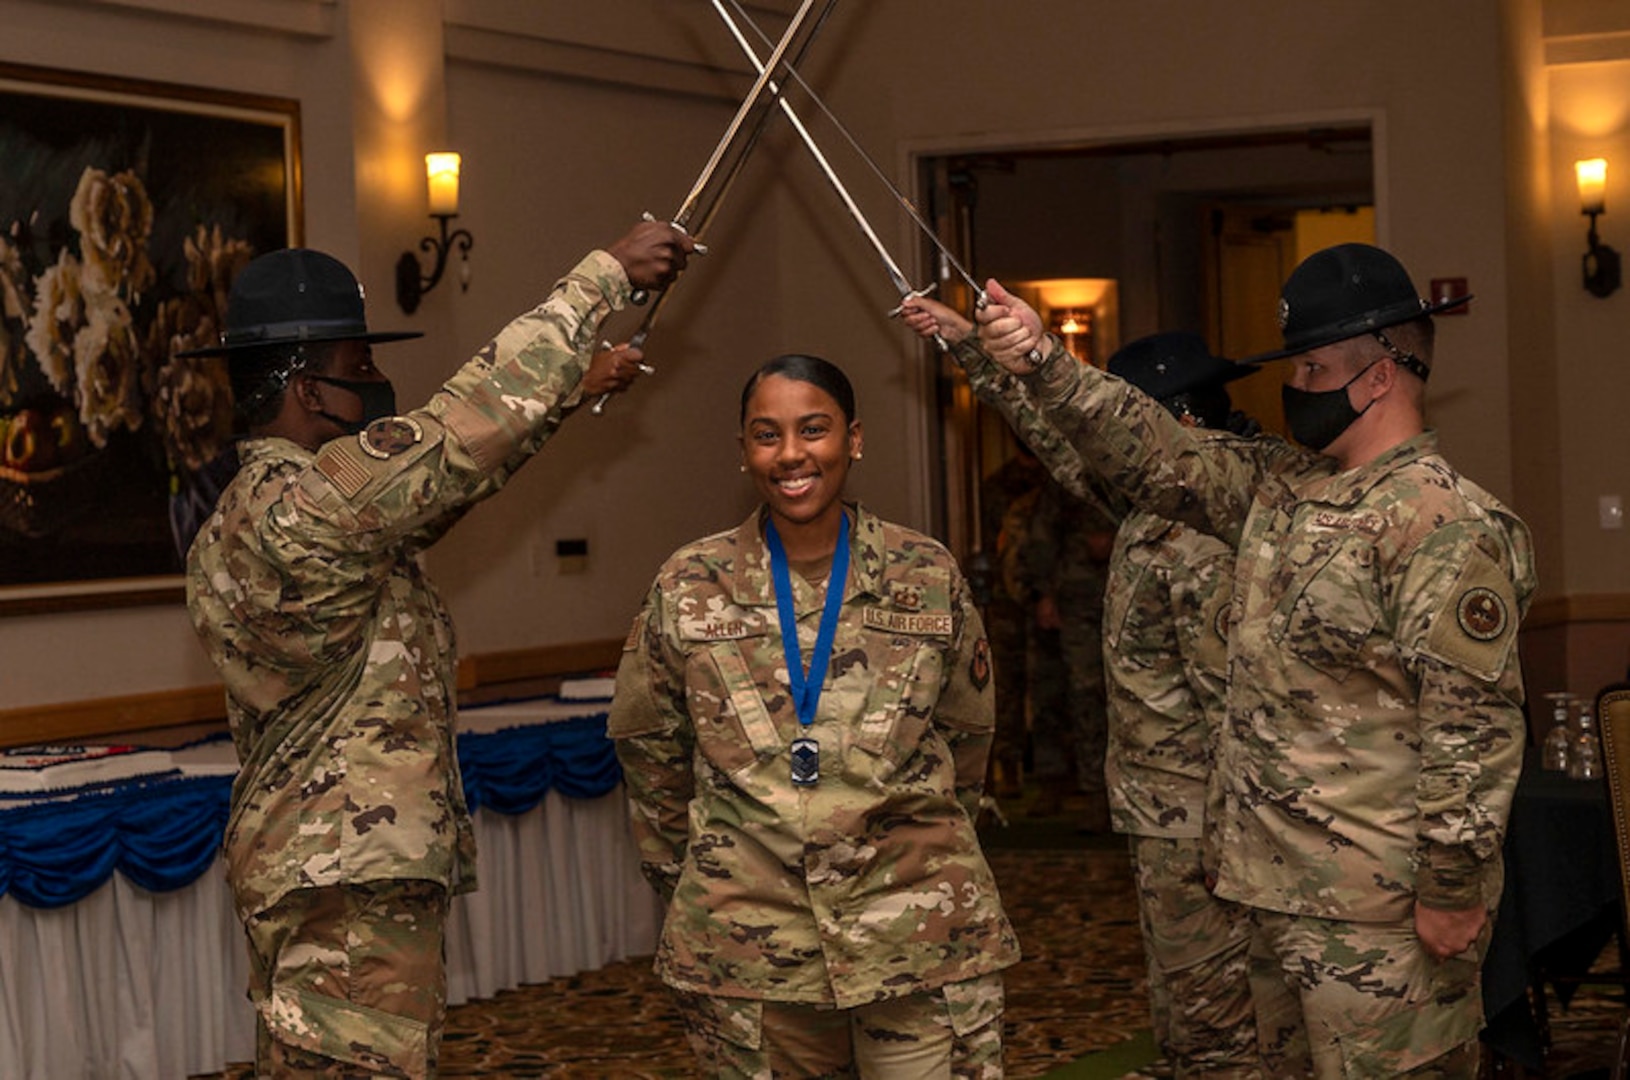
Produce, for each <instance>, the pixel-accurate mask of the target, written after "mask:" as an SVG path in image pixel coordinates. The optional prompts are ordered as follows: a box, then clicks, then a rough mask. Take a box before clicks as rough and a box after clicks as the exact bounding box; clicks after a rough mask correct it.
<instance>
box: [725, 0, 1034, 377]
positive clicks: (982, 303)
mask: <svg viewBox="0 0 1630 1080" xmlns="http://www.w3.org/2000/svg"><path fill="white" fill-rule="evenodd" d="M719 2H720V0H713V6H714V7H715V8H718V7H719ZM727 2H728V3H729V4H730V6H731V7H733V8H735V9H736V15H737V16H738V17H739V18H740V20H741V23H742V24H743V25H745V26H746V27H747V28H748V29H750V30H751V31H752V32H753V33H754V34H755V35H756V36H757V37H758V39H759V40H760V41H762V42H763V43H764V44H766V45H768V44H769V43H770V39H769V37H768V36H767V35H765V33H764V31H762V30H760V29H759V28H758V24H757V23H755V22H754V21H753V17H752V16H751V15H749V14H748V13H747V11H746V9H745V8H743V7H742V5H741V0H727ZM719 14H720V16H721V17H722V18H724V20H725V22H726V23H727V24H729V25H730V28H731V32H732V33H733V34H735V35H736V40H737V41H738V42H741V44H742V48H743V49H744V50H747V51H748V54H749V55H751V49H750V48H749V46H748V45H747V44H746V43H745V42H743V41H742V38H741V34H740V32H739V31H738V29H737V24H736V22H735V21H734V20H732V19H731V18H730V17H729V16H728V15H726V14H725V13H724V11H723V10H722V9H721V10H720V12H719ZM755 63H756V61H755ZM761 70H762V69H761ZM772 70H773V69H772ZM786 77H787V78H789V79H791V80H792V81H793V82H795V83H797V84H798V86H799V88H800V89H801V90H803V92H804V93H805V94H807V95H808V96H809V100H810V102H811V103H812V104H814V106H815V107H816V108H817V109H819V110H820V111H821V112H822V114H824V115H825V116H826V118H827V119H828V120H829V121H831V123H832V126H833V127H834V128H836V129H837V131H838V134H840V135H842V136H843V139H844V141H845V142H847V143H848V144H849V147H850V149H852V150H853V151H854V152H855V155H856V156H857V157H859V158H860V160H861V161H863V162H865V163H866V167H867V168H869V169H870V170H871V171H872V175H874V176H876V177H877V179H878V180H880V181H881V182H882V184H883V186H884V187H885V188H887V189H888V190H889V192H890V194H892V195H893V196H894V199H895V201H896V202H898V203H899V204H900V207H901V209H903V210H904V211H905V212H906V216H907V217H909V218H910V219H911V220H912V222H913V223H914V224H915V225H916V226H917V229H918V230H919V231H920V232H921V233H922V234H923V235H924V236H926V237H927V238H928V240H929V242H930V243H932V244H933V245H934V247H935V249H936V250H938V252H939V254H940V257H941V258H942V259H944V260H945V262H946V264H947V265H948V266H950V267H951V269H952V270H954V271H956V274H957V276H958V277H960V278H961V279H962V280H963V281H965V282H967V284H968V288H970V289H972V290H973V296H974V306H975V307H976V308H983V307H986V306H987V305H989V303H990V296H989V295H988V294H987V293H986V292H985V289H984V286H982V285H980V284H979V282H977V281H975V280H974V279H973V275H972V274H970V273H968V271H967V269H966V268H965V267H964V266H963V265H962V263H961V261H960V260H958V259H957V257H956V256H955V255H953V254H952V253H951V249H950V248H948V247H946V246H945V242H944V241H943V240H941V239H940V238H939V234H938V233H936V232H935V231H934V230H933V229H932V228H930V227H929V225H928V223H927V222H926V221H924V220H923V216H922V215H921V214H919V213H918V212H917V208H916V207H915V206H913V205H912V204H911V200H910V199H908V198H907V197H906V195H905V193H904V192H903V191H901V190H900V188H899V187H898V186H897V185H896V184H895V183H894V181H893V180H891V179H890V178H889V175H888V173H886V172H884V171H883V167H882V166H881V165H879V164H878V163H877V160H876V159H875V158H873V157H872V156H871V154H869V153H867V152H866V148H865V147H864V146H862V145H860V140H859V139H856V138H855V136H854V133H853V132H851V131H850V130H849V128H848V127H847V126H846V125H845V124H844V123H843V121H841V120H839V119H838V118H837V116H836V115H834V114H833V112H832V110H831V109H829V108H827V106H826V102H824V101H822V100H821V96H820V95H819V94H817V93H816V92H815V90H814V89H813V88H812V87H811V86H810V85H809V83H807V82H805V81H804V77H803V76H802V75H800V74H798V68H797V66H796V63H789V64H787V65H786ZM778 100H780V101H781V106H782V110H783V111H784V112H788V114H789V116H790V115H791V112H790V109H791V106H789V105H787V104H786V101H785V100H784V99H778ZM794 126H795V127H797V128H798V130H799V132H800V134H803V133H804V130H803V125H802V124H799V123H797V121H794ZM804 138H805V144H806V145H807V146H809V148H810V151H811V152H812V153H814V154H815V156H816V158H817V160H819V161H821V162H823V169H825V165H824V162H825V157H824V156H823V155H822V154H821V153H820V151H819V150H817V149H816V147H815V145H814V143H813V142H811V141H810V139H809V137H808V135H807V134H806V135H805V136H804ZM827 176H828V178H829V179H831V180H832V181H833V183H834V184H837V179H836V177H835V176H834V175H833V174H832V173H831V172H830V171H828V172H827ZM840 193H842V194H843V195H844V201H845V203H846V204H847V205H849V206H850V207H851V212H852V213H854V214H856V216H857V220H860V221H861V222H862V228H864V229H865V231H866V233H867V235H868V237H871V238H873V239H875V234H873V233H872V232H871V229H870V228H869V227H866V226H865V225H864V219H860V218H859V217H858V215H859V212H858V211H855V210H853V203H852V202H850V201H849V199H848V196H847V193H844V192H842V190H841V186H840ZM880 251H881V249H880ZM891 261H892V260H891ZM916 295H919V296H920V295H925V293H917V294H916ZM903 298H904V294H903V293H902V299H903ZM898 310H899V309H898V308H896V309H895V311H896V312H897V311H898ZM890 314H894V312H891V313H890ZM935 343H936V344H938V345H939V346H940V349H941V351H943V350H944V349H945V343H944V341H943V340H941V339H940V338H939V337H938V335H935ZM1029 359H1030V361H1031V362H1032V363H1040V362H1041V359H1042V356H1041V351H1040V350H1039V349H1032V350H1030V353H1029Z"/></svg>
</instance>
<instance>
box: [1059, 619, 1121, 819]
mask: <svg viewBox="0 0 1630 1080" xmlns="http://www.w3.org/2000/svg"><path fill="white" fill-rule="evenodd" d="M1058 608H1059V615H1060V617H1061V618H1062V619H1063V620H1064V625H1063V626H1062V627H1061V628H1060V629H1059V632H1058V640H1059V650H1060V652H1061V653H1062V655H1063V657H1064V669H1065V672H1066V673H1067V679H1068V686H1069V695H1068V698H1067V709H1066V713H1065V716H1066V720H1065V723H1066V725H1067V726H1066V728H1065V734H1064V745H1065V747H1066V755H1067V757H1068V760H1069V761H1070V762H1071V764H1072V766H1073V769H1074V773H1073V776H1072V779H1073V780H1074V782H1075V785H1076V787H1078V788H1079V789H1080V790H1082V791H1085V792H1087V793H1088V794H1102V793H1103V791H1104V789H1105V781H1104V758H1105V755H1106V754H1107V753H1108V751H1109V695H1108V690H1107V689H1106V682H1105V679H1104V625H1103V618H1104V616H1103V609H1104V595H1103V593H1102V592H1097V593H1091V592H1088V593H1081V594H1077V593H1073V592H1068V591H1066V592H1062V593H1060V595H1059V598H1058Z"/></svg>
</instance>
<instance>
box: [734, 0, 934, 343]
mask: <svg viewBox="0 0 1630 1080" xmlns="http://www.w3.org/2000/svg"><path fill="white" fill-rule="evenodd" d="M712 2H713V10H715V11H717V12H718V13H719V18H720V19H722V20H724V24H725V26H726V27H727V28H728V29H729V31H730V36H731V37H733V38H735V39H736V44H737V45H739V46H741V51H742V55H744V56H746V57H747V60H748V62H749V63H751V64H752V65H753V69H754V70H755V71H757V72H759V73H760V74H762V73H763V72H764V70H765V68H764V64H763V63H762V62H761V61H760V60H759V58H758V52H757V50H755V49H754V48H753V46H752V44H751V43H750V42H748V40H747V39H746V38H745V37H744V36H742V32H741V28H740V27H739V26H737V25H736V20H735V19H733V18H731V16H730V12H729V10H728V9H727V8H726V7H725V6H724V0H712ZM789 70H790V69H789ZM772 85H773V84H772ZM773 92H775V93H777V94H779V93H780V91H779V89H777V90H775V91H773ZM776 104H777V105H778V106H780V108H781V114H782V115H783V116H785V117H786V118H787V122H788V123H789V124H791V125H792V129H793V130H794V131H796V132H797V133H798V137H799V138H800V139H802V140H803V143H804V148H805V149H807V150H808V151H809V153H810V156H811V157H813V158H814V159H815V164H816V165H817V166H819V167H820V170H821V173H822V174H823V175H824V176H825V177H826V180H827V182H828V183H829V184H831V185H832V190H833V191H835V192H837V195H838V199H839V200H840V201H842V203H843V207H844V209H845V210H847V211H848V212H849V217H850V218H851V219H852V220H853V221H854V223H855V224H856V225H857V226H858V227H859V228H860V231H861V234H862V235H864V236H865V237H866V239H867V241H868V242H870V244H871V245H872V250H873V251H875V252H877V257H878V259H880V260H881V261H882V263H883V269H884V271H885V272H887V273H888V275H889V280H890V281H891V282H893V283H894V288H895V290H896V291H897V292H898V293H899V294H900V299H901V300H902V301H904V300H907V299H909V298H911V297H913V296H927V295H928V294H929V293H931V292H933V291H934V286H932V285H925V286H923V287H922V288H921V289H913V288H912V287H911V282H910V280H908V279H907V278H906V275H905V272H904V271H902V270H901V269H900V264H899V263H898V262H896V261H895V259H894V256H893V255H891V254H890V253H889V250H888V248H887V247H886V246H884V244H883V241H882V240H880V239H878V236H877V232H876V231H875V230H874V229H873V228H872V225H871V222H869V221H867V220H866V215H865V214H864V213H862V212H861V209H860V207H859V206H857V205H855V200H854V198H853V197H852V196H851V195H850V194H849V189H848V188H847V187H846V186H845V185H844V183H843V181H842V180H841V179H839V178H838V174H837V171H836V170H834V169H833V168H832V163H831V162H829V161H828V160H827V158H826V155H825V154H824V153H822V152H821V147H820V144H819V143H817V142H816V141H815V137H814V136H813V135H811V134H810V133H809V129H808V128H807V127H805V126H804V122H803V120H801V119H800V118H799V116H798V112H797V110H795V109H794V108H793V107H792V103H791V102H789V101H788V100H787V99H786V98H785V97H784V96H778V97H777V98H776ZM900 310H901V309H900V308H899V307H896V308H895V309H894V310H893V311H890V312H889V317H890V318H893V317H894V316H896V315H898V314H900ZM934 341H935V344H937V345H938V346H939V347H940V350H941V351H942V352H943V351H946V350H947V349H949V346H948V345H946V344H945V342H944V340H943V339H941V338H940V336H939V335H938V334H935V335H934Z"/></svg>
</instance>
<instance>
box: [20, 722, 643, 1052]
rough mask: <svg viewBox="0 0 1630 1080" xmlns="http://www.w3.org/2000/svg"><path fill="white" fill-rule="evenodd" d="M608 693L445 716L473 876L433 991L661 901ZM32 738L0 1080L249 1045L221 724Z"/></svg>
mask: <svg viewBox="0 0 1630 1080" xmlns="http://www.w3.org/2000/svg"><path fill="white" fill-rule="evenodd" d="M605 709H606V702H605V701H604V700H598V701H561V700H558V699H536V700H530V701H524V702H511V703H506V704H501V705H492V706H486V707H483V708H479V709H467V710H464V711H463V712H462V713H461V715H460V734H459V739H458V751H459V762H460V766H461V768H462V771H463V777H464V787H465V794H466V796H467V798H468V800H469V803H470V808H471V810H472V811H473V813H474V820H475V828H476V839H477V844H478V846H479V858H480V862H479V876H480V882H481V886H480V889H479V890H478V891H477V892H475V893H472V894H469V895H467V896H461V897H458V898H457V899H456V900H455V901H454V903H453V908H452V913H451V916H450V919H449V923H448V935H447V966H448V997H449V1000H450V1001H451V1002H454V1003H456V1002H461V1001H466V1000H469V999H471V998H476V997H486V996H488V995H491V994H493V993H495V992H496V991H498V990H501V989H504V988H507V987H513V986H518V985H521V984H523V983H532V982H541V981H543V980H545V979H549V978H552V977H555V976H558V975H566V974H571V973H574V972H577V971H583V970H587V969H591V968H596V967H600V966H602V965H604V964H606V963H609V962H611V961H613V960H619V959H623V958H625V957H628V956H634V955H639V954H642V953H646V952H649V951H650V950H651V948H652V947H653V944H654V942H655V938H656V930H657V926H658V925H659V922H660V917H661V916H660V909H659V907H658V904H657V901H656V898H655V896H654V894H653V893H652V891H651V889H650V887H649V885H647V884H646V882H645V880H644V879H643V878H642V877H641V876H640V874H639V867H638V860H637V858H636V855H635V853H634V850H633V845H632V843H631V841H630V840H629V838H628V817H627V808H626V804H625V801H624V799H623V798H622V795H621V784H620V781H621V776H620V773H619V771H618V769H617V762H616V757H615V755H614V754H613V751H612V746H611V743H610V741H609V740H608V739H606V737H605ZM32 753H33V759H32V760H23V761H22V762H21V764H23V765H26V766H33V767H29V768H16V767H13V768H9V769H8V768H5V767H3V765H4V764H5V762H0V1077H7V1078H27V1077H41V1078H49V1080H59V1078H71V1077H96V1078H102V1077H133V1078H149V1077H150V1078H154V1080H159V1078H164V1080H169V1078H172V1077H181V1076H187V1075H189V1074H193V1073H200V1072H216V1071H219V1070H220V1069H221V1068H222V1067H223V1066H224V1065H225V1064H226V1063H227V1062H229V1061H244V1060H248V1059H250V1058H251V1057H253V1051H254V1016H253V1012H252V1010H251V1009H250V1007H249V1004H248V1001H247V999H246V998H245V997H244V987H245V985H246V980H247V969H248V958H247V954H246V951H245V946H244V943H243V931H242V929H241V927H240V926H239V924H238V922H237V919H236V917H235V915H234V914H233V910H232V903H231V896H230V893H229V891H228V890H227V887H226V882H225V879H224V875H223V872H222V869H221V867H220V866H219V865H217V862H218V859H219V846H220V840H221V834H222V831H223V829H224V827H225V823H226V816H227V808H228V802H229V799H230V789H231V783H232V777H233V775H234V773H235V771H236V769H235V759H234V757H233V751H232V747H231V744H230V742H229V741H227V740H226V739H225V737H224V736H223V737H222V738H220V739H215V740H208V741H205V742H202V743H195V744H193V745H191V746H187V747H183V748H181V749H178V750H133V751H128V752H121V753H106V754H101V755H98V754H96V753H94V752H93V753H89V754H86V753H83V752H79V753H75V752H73V749H72V748H67V749H64V748H32ZM27 756H28V755H27V754H19V753H17V752H12V753H10V754H8V755H6V760H7V761H9V762H10V763H11V764H13V765H14V766H15V765H17V764H18V763H19V759H20V758H27Z"/></svg>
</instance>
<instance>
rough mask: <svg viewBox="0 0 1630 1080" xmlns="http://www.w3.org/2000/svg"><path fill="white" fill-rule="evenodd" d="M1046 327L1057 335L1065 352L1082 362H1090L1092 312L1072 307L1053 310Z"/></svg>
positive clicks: (1091, 357) (1091, 359) (1091, 356)
mask: <svg viewBox="0 0 1630 1080" xmlns="http://www.w3.org/2000/svg"><path fill="white" fill-rule="evenodd" d="M1048 328H1049V329H1050V330H1052V332H1053V333H1054V334H1056V335H1058V338H1059V340H1060V341H1061V342H1062V343H1063V345H1064V351H1065V352H1067V353H1069V354H1070V355H1071V356H1073V357H1075V358H1076V359H1077V360H1079V361H1081V362H1082V363H1083V364H1090V363H1092V361H1093V355H1092V312H1090V311H1081V310H1077V309H1074V308H1065V309H1063V310H1059V311H1054V312H1053V313H1052V317H1051V319H1050V320H1049V327H1048Z"/></svg>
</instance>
